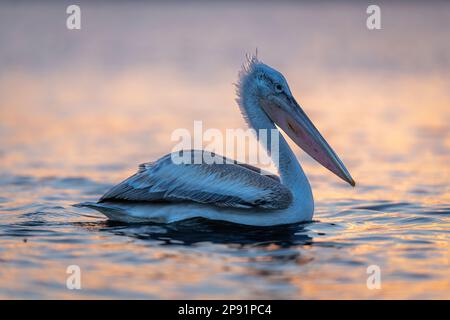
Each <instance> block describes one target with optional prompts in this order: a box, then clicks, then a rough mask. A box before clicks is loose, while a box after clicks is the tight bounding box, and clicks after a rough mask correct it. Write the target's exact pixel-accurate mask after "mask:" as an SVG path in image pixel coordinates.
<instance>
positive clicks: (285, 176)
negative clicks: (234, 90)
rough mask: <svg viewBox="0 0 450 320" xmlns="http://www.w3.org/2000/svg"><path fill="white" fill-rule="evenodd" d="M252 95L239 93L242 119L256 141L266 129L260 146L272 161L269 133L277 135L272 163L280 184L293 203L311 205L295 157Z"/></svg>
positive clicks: (309, 193) (304, 178)
mask: <svg viewBox="0 0 450 320" xmlns="http://www.w3.org/2000/svg"><path fill="white" fill-rule="evenodd" d="M252 93H253V92H252V91H251V90H250V92H249V91H247V92H245V90H242V91H241V92H240V99H239V101H238V103H239V106H240V108H241V110H242V113H243V116H244V118H245V119H246V121H247V123H248V125H249V126H250V127H251V128H253V129H255V130H256V134H257V138H258V141H260V138H261V137H260V134H262V133H263V132H264V131H263V132H260V129H267V133H264V134H267V139H266V143H263V144H262V145H263V147H264V148H266V150H267V152H268V154H269V155H270V156H271V157H272V160H273V159H274V157H275V156H276V154H275V152H273V151H276V150H272V141H271V139H272V134H271V132H274V133H275V134H277V135H278V141H279V144H278V161H274V163H275V165H276V166H277V169H278V173H279V175H280V178H281V183H282V184H283V185H285V186H286V187H288V188H289V189H290V190H291V192H292V194H293V195H294V201H296V202H298V201H301V202H302V203H303V204H305V203H310V204H311V205H313V203H314V202H313V198H312V191H311V187H310V185H309V182H308V178H307V177H306V175H305V173H304V172H303V169H302V167H301V166H300V163H299V162H298V160H297V157H296V156H295V154H294V152H293V151H292V149H291V148H290V147H289V145H288V143H287V142H286V140H285V139H284V137H283V135H282V134H281V133H280V131H279V130H278V128H277V127H276V126H275V124H274V123H273V121H272V120H271V119H270V118H269V117H268V116H267V114H266V113H265V112H264V111H263V109H262V107H261V106H260V100H259V99H258V97H257V95H256V94H252ZM271 130H275V131H271ZM260 142H261V141H260Z"/></svg>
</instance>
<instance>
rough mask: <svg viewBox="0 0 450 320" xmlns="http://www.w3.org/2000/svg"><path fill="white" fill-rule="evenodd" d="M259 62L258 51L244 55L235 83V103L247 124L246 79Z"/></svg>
mask: <svg viewBox="0 0 450 320" xmlns="http://www.w3.org/2000/svg"><path fill="white" fill-rule="evenodd" d="M260 63H261V61H260V60H258V50H256V52H255V54H248V53H247V54H246V55H245V62H244V63H243V64H242V68H241V70H240V71H239V74H238V81H237V83H235V86H236V102H237V104H238V106H239V109H240V110H241V114H242V116H243V117H244V119H245V121H246V122H247V124H248V123H249V121H248V115H247V112H246V110H245V109H244V107H243V105H244V101H243V97H244V91H245V87H246V81H247V80H248V79H247V77H248V76H249V75H250V74H252V73H253V71H254V70H255V67H256V66H257V65H258V64H260Z"/></svg>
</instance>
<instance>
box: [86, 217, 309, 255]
mask: <svg viewBox="0 0 450 320" xmlns="http://www.w3.org/2000/svg"><path fill="white" fill-rule="evenodd" d="M307 225H308V224H290V225H283V226H272V227H252V226H244V225H239V224H234V223H228V222H222V221H220V222H218V221H211V220H207V219H203V218H196V219H190V220H186V221H181V222H177V223H172V224H123V223H118V222H113V221H109V220H108V221H102V222H96V223H82V226H83V227H84V228H87V229H89V230H91V231H94V230H95V231H102V232H109V233H112V234H114V235H119V236H127V237H131V238H135V239H140V240H156V241H159V242H161V244H164V245H171V244H176V245H186V246H189V245H194V244H197V243H203V242H206V243H214V244H225V245H227V244H230V245H242V246H249V245H251V246H267V245H270V244H276V245H278V246H279V247H283V248H287V247H291V246H299V245H310V244H312V242H313V238H312V237H311V236H310V235H309V234H308V230H307V228H306V226H307Z"/></svg>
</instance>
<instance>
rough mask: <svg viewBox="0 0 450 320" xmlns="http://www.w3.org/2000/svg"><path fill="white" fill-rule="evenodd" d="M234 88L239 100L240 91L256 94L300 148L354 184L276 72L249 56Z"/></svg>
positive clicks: (262, 104) (267, 111)
mask: <svg viewBox="0 0 450 320" xmlns="http://www.w3.org/2000/svg"><path fill="white" fill-rule="evenodd" d="M238 88H239V92H238V93H239V95H240V99H243V96H244V91H252V96H253V97H256V99H257V100H258V102H259V103H258V105H260V106H261V108H262V109H263V111H264V112H265V113H266V114H267V116H268V117H269V118H270V119H271V120H272V121H273V122H274V123H275V124H276V125H277V126H278V127H280V128H281V129H282V130H283V131H284V132H285V133H286V134H287V135H288V136H289V137H290V138H291V139H292V140H293V141H294V142H295V143H296V144H297V145H298V146H299V147H300V148H302V149H303V150H304V151H305V152H306V153H308V154H309V155H310V156H311V157H313V158H314V159H315V160H316V161H318V162H319V163H320V164H322V165H323V166H324V167H326V168H327V169H329V170H330V171H331V172H333V173H334V174H336V175H337V176H339V177H340V178H342V179H343V180H344V181H346V182H348V183H349V184H350V185H352V186H355V181H354V180H353V178H352V177H351V175H350V173H349V172H348V171H347V169H346V168H345V166H344V164H343V163H342V161H341V160H340V159H339V157H338V156H337V155H336V153H335V152H334V151H333V149H332V148H331V147H330V145H329V144H328V143H327V142H326V140H325V139H324V138H323V137H322V135H321V134H320V132H319V131H318V130H317V128H316V127H315V126H314V124H313V123H312V122H311V120H310V119H309V118H308V116H307V115H306V113H305V112H304V111H303V110H302V108H301V107H300V105H299V104H298V103H297V101H296V100H295V98H294V96H293V95H292V92H291V90H290V89H289V85H288V83H287V81H286V79H285V78H284V76H283V75H282V74H281V73H280V72H278V71H277V70H275V69H273V68H271V67H269V66H268V65H266V64H264V63H262V62H260V61H259V60H258V59H257V58H256V57H255V56H253V57H250V58H249V59H248V63H247V64H246V65H244V68H243V70H242V72H241V74H240V82H239V85H238ZM248 116H250V115H248Z"/></svg>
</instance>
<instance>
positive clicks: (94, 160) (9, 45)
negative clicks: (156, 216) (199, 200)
mask: <svg viewBox="0 0 450 320" xmlns="http://www.w3.org/2000/svg"><path fill="white" fill-rule="evenodd" d="M81 7H82V19H83V20H82V30H80V31H68V30H67V29H65V6H64V5H62V4H57V3H52V2H48V3H44V4H39V5H37V4H34V3H21V4H14V3H2V4H1V5H0V8H1V10H0V41H1V44H2V45H1V46H0V61H1V62H0V64H1V70H2V71H1V73H0V119H1V122H0V145H1V146H2V147H1V149H0V163H1V166H0V237H1V238H0V244H1V245H0V266H1V267H0V279H1V281H0V297H1V298H27V299H28V298H31V299H33V298H272V299H275V298H277V299H278V298H289V299H291V298H292V299H298V298H344V299H347V298H356V299H360V298H377V299H378V298H382V299H387V298H427V299H428V298H447V299H448V298H450V284H449V279H450V277H449V276H450V272H449V257H450V249H449V227H450V187H449V181H450V166H449V162H450V128H449V123H450V90H449V89H450V80H449V77H448V74H449V72H450V43H449V42H448V41H446V39H447V38H448V30H449V28H450V10H449V9H450V6H449V4H445V3H433V4H431V5H428V6H424V5H420V4H416V3H414V4H405V3H394V4H383V5H382V6H381V8H382V28H383V29H382V30H378V31H369V30H367V29H366V28H365V18H366V14H365V9H366V8H365V7H364V6H363V5H361V4H357V3H354V2H351V3H347V4H345V3H344V4H341V5H337V4H328V3H323V2H321V3H320V4H292V3H284V4H278V5H275V4H269V3H266V4H260V5H258V6H254V5H252V4H238V3H232V4H229V5H225V4H218V3H216V4H210V5H208V4H206V3H203V2H200V3H191V4H189V5H185V6H183V5H181V4H171V5H163V4H159V3H151V4H144V3H140V2H138V3H135V4H127V5H121V4H118V3H117V4H107V3H97V4H92V3H84V2H81ZM255 47H258V48H259V52H260V57H261V59H262V60H264V61H265V62H267V63H269V64H271V65H273V66H274V67H276V68H278V69H280V70H281V71H282V72H283V73H284V74H285V75H286V77H287V79H288V81H289V83H290V85H291V89H292V91H293V93H294V95H295V96H296V97H297V100H299V102H300V103H301V104H302V105H303V107H304V109H305V110H306V112H307V113H308V114H309V115H310V117H311V118H312V120H313V121H314V122H315V123H316V125H317V126H318V127H319V129H320V130H321V131H322V133H323V134H324V136H325V137H326V138H327V140H328V141H329V142H330V144H331V145H332V146H333V147H334V148H335V150H336V151H337V153H338V154H339V155H340V156H341V158H342V159H343V161H344V163H345V164H346V165H347V167H348V169H349V171H350V172H351V173H352V176H353V177H354V178H355V180H356V182H357V187H356V188H354V189H353V188H351V187H349V186H347V185H345V184H344V183H343V182H341V181H340V180H339V179H338V178H336V177H335V176H333V175H332V174H330V173H329V172H327V171H326V170H325V169H323V168H322V167H320V166H319V165H318V164H316V163H315V162H314V161H312V160H311V159H309V158H308V157H307V156H306V155H304V154H303V153H302V151H300V150H299V149H298V148H296V147H294V150H295V152H296V153H297V155H298V157H299V159H300V161H301V163H302V165H303V167H304V169H305V171H306V173H307V175H308V177H309V179H310V181H311V184H312V188H313V191H314V196H315V201H316V212H315V216H314V221H313V222H311V223H307V224H299V225H293V226H288V227H276V228H249V227H242V226H236V225H231V224H223V223H215V222H208V221H204V220H192V221H186V222H183V223H179V224H176V225H169V226H165V225H124V224H117V223H111V222H108V221H107V220H106V219H105V218H104V217H103V216H102V215H100V214H99V213H96V212H93V211H90V210H88V209H79V208H74V207H72V204H74V203H77V202H81V201H95V200H96V199H97V198H98V197H99V196H101V195H102V194H103V193H104V192H105V191H106V190H107V189H108V188H109V187H110V186H112V185H113V184H115V183H117V182H119V181H120V180H121V179H123V178H125V177H127V176H128V175H130V174H132V173H133V172H134V171H135V170H136V168H137V165H138V164H139V163H142V162H146V161H150V160H153V159H156V158H157V157H159V156H161V155H163V154H165V153H167V152H169V151H170V150H171V148H172V147H173V145H174V142H173V141H171V140H170V135H171V133H172V131H173V130H174V129H176V128H188V129H191V128H192V127H193V121H194V120H203V123H204V126H205V127H207V128H219V129H220V130H223V131H224V130H225V129H226V128H243V127H244V123H243V121H242V119H241V118H240V114H239V111H238V109H237V107H236V106H235V104H234V101H233V99H234V91H233V87H232V85H231V83H232V82H233V81H235V80H236V73H237V71H238V69H239V66H240V64H241V63H242V61H243V56H244V53H245V52H249V51H250V52H251V51H253V50H254V48H255ZM69 265H78V266H80V268H81V271H82V289H81V290H68V289H67V288H66V279H67V276H68V274H67V273H66V269H67V267H68V266H69ZM370 265H377V266H379V267H380V270H381V289H379V290H369V289H368V288H367V286H366V280H367V277H368V274H367V268H368V267H369V266H370Z"/></svg>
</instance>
